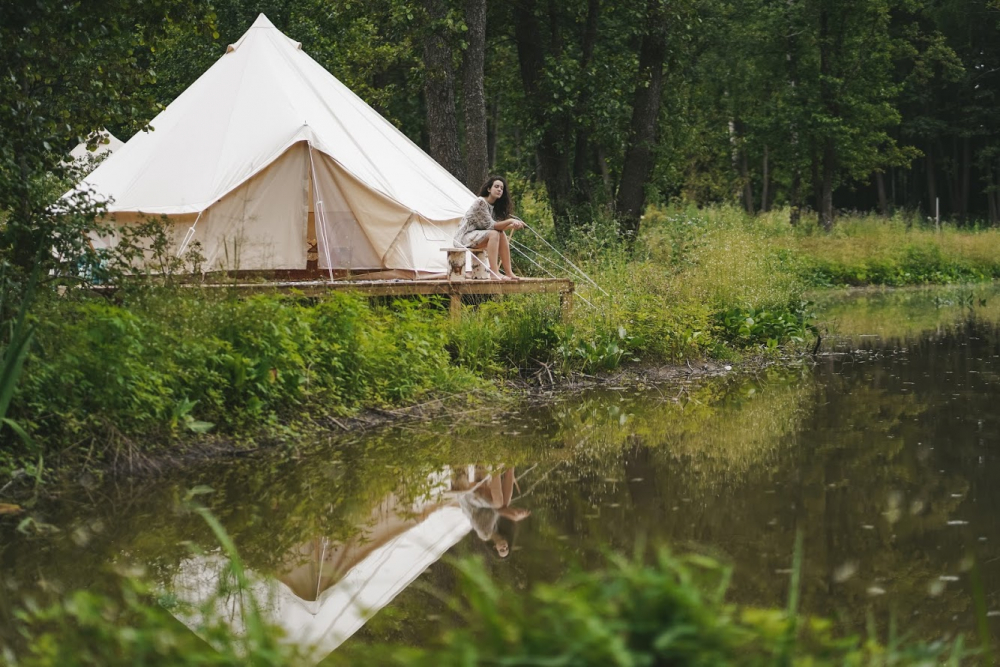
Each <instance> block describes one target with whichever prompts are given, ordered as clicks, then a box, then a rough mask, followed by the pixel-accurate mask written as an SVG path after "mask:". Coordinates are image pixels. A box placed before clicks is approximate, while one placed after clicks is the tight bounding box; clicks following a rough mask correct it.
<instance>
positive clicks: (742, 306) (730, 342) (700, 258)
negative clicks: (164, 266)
mask: <svg viewBox="0 0 1000 667" xmlns="http://www.w3.org/2000/svg"><path fill="white" fill-rule="evenodd" d="M522 212H523V213H524V214H525V216H526V217H528V218H529V219H533V220H536V223H535V226H536V227H537V228H538V229H539V230H540V231H541V232H542V233H543V234H544V233H545V232H546V230H548V229H550V225H551V221H550V218H549V216H548V214H547V211H546V210H545V207H544V205H542V204H540V203H538V201H537V200H533V199H531V198H526V199H525V206H524V210H523V211H522ZM516 241H517V244H518V245H523V246H525V247H527V248H528V249H529V254H530V252H531V250H532V249H533V250H535V251H539V252H546V253H547V254H548V256H549V257H550V258H553V259H555V260H556V261H558V262H560V263H563V264H564V265H567V264H566V261H565V260H564V259H562V258H559V257H556V256H555V255H554V254H553V253H551V252H550V251H548V250H547V249H546V248H545V246H544V244H543V243H542V242H541V241H540V240H539V239H538V238H537V237H533V236H531V235H528V234H527V233H526V232H522V233H521V235H519V237H518V238H517V239H516ZM566 246H567V247H566V250H567V255H568V258H567V259H569V260H572V261H573V263H574V264H576V265H577V266H580V267H581V268H582V269H583V271H584V272H585V273H586V275H587V277H588V278H589V279H592V281H593V284H591V282H589V281H588V280H585V279H583V278H581V279H580V280H579V282H578V285H577V294H578V300H577V308H576V310H575V313H574V316H573V318H572V320H571V321H569V322H564V321H561V319H560V312H559V308H558V303H556V302H555V300H554V299H553V298H551V297H518V298H508V299H506V300H504V301H486V302H484V303H481V304H479V305H478V306H477V307H475V308H470V307H467V308H466V309H465V313H464V316H463V319H462V321H461V323H460V324H458V325H453V324H452V323H451V322H450V321H449V319H448V317H447V312H446V309H445V308H444V307H443V304H442V303H436V302H434V301H404V300H399V301H396V302H393V303H389V304H385V303H382V304H373V303H370V302H368V301H366V300H364V299H361V298H355V297H349V296H342V295H337V296H331V297H329V298H325V299H322V300H309V299H304V298H297V297H295V296H278V295H269V296H267V295H264V296H257V297H253V298H249V299H239V298H236V297H233V296H229V295H226V294H225V293H218V294H211V295H210V294H204V293H199V292H196V291H191V290H179V289H177V288H171V287H169V286H166V287H157V288H153V287H146V288H134V289H129V290H124V291H121V292H119V293H117V294H116V295H114V296H113V297H108V296H99V295H94V294H90V293H71V294H70V295H68V296H63V297H56V296H55V295H54V294H42V295H41V297H40V298H39V300H38V302H37V303H36V305H35V307H34V310H33V313H34V320H35V325H36V330H35V336H34V340H33V343H32V346H31V353H30V356H29V358H28V359H27V362H26V364H25V373H24V377H23V378H22V381H21V384H20V387H19V391H18V393H17V395H16V397H15V399H14V402H13V404H12V405H11V409H10V414H9V416H10V417H12V418H13V419H15V420H16V422H17V423H19V424H21V425H22V426H23V427H24V429H25V430H26V431H27V433H28V434H30V436H31V438H32V443H33V444H32V445H29V444H27V443H26V442H25V441H23V440H22V439H19V438H15V437H14V434H13V432H12V431H10V430H9V429H4V431H3V436H2V437H4V438H5V439H6V441H5V443H4V444H5V446H4V447H3V449H2V452H3V453H2V454H0V473H2V474H3V476H4V477H6V476H9V475H10V474H11V473H12V472H14V471H20V473H19V474H21V475H22V477H25V478H27V477H37V475H36V473H37V472H39V471H38V470H36V468H37V467H38V460H39V454H41V455H42V456H41V460H42V461H43V462H44V463H43V466H45V467H47V468H52V467H56V468H66V467H70V468H73V467H78V466H80V465H92V466H96V467H101V466H103V465H105V464H107V463H109V462H117V463H118V464H121V463H122V462H123V461H136V460H138V459H141V458H142V456H143V455H146V454H150V453H156V452H162V451H165V450H164V447H169V448H175V446H176V445H177V444H179V443H184V442H186V441H194V440H199V441H200V442H203V441H204V439H205V438H206V437H210V438H215V439H216V440H224V441H225V442H227V443H234V442H235V443H239V442H242V441H249V440H251V439H256V440H258V441H260V440H261V439H262V438H268V437H270V438H272V439H273V438H275V437H276V438H277V439H279V440H281V439H287V438H288V436H289V435H293V434H294V432H295V431H296V430H301V429H303V428H310V427H317V428H326V427H329V426H330V424H333V423H335V422H334V421H332V420H339V419H340V418H341V417H344V416H349V415H352V414H356V413H357V412H358V411H360V410H363V409H366V408H386V407H391V406H399V405H412V404H414V403H419V402H421V401H426V400H430V399H434V398H439V397H442V396H454V395H459V396H466V397H469V396H478V395H479V394H482V393H486V394H489V393H494V394H495V393H496V392H497V389H498V387H499V386H501V384H498V381H503V380H505V379H510V378H519V379H521V380H526V381H529V382H531V381H538V382H543V383H549V382H552V381H555V380H558V378H560V377H567V376H571V375H573V374H575V373H585V374H594V373H601V372H607V371H612V370H614V369H616V368H619V367H620V366H621V365H623V364H632V363H640V364H649V365H655V364H666V363H678V362H683V361H685V360H688V359H695V358H704V357H713V358H719V359H736V358H739V357H740V356H741V355H744V354H747V353H750V354H759V353H761V352H762V351H763V352H765V353H767V352H768V351H771V352H773V351H775V350H778V349H787V348H788V347H789V346H792V347H795V346H802V347H803V348H804V347H805V346H808V345H809V344H811V342H812V340H814V332H813V327H812V322H813V317H814V316H813V314H812V312H811V308H810V305H809V304H808V303H807V302H806V301H805V300H804V298H803V295H804V294H805V293H806V292H807V291H808V290H810V289H814V288H816V287H821V286H831V285H854V284H885V285H903V284H920V283H928V282H933V283H944V282H955V281H965V280H987V279H992V278H993V277H995V276H1000V233H998V232H997V231H996V230H992V229H987V230H978V231H958V230H955V229H954V228H951V227H950V226H947V225H946V226H945V228H944V229H942V230H941V231H937V230H936V229H934V228H933V227H926V226H921V225H920V224H916V223H913V222H911V221H907V220H906V219H904V218H902V217H897V218H893V219H881V218H875V217H863V218H843V219H841V220H840V221H839V223H838V225H837V227H836V229H835V231H834V233H833V234H823V233H820V232H818V231H817V230H816V229H813V228H809V227H807V226H804V227H799V228H792V227H790V226H789V224H788V220H787V214H786V213H785V212H780V211H779V212H774V213H769V214H764V215H761V216H758V217H750V216H747V215H745V214H744V213H742V212H741V211H738V210H736V209H732V208H719V209H706V210H697V209H676V208H675V209H659V208H651V209H650V210H649V211H648V213H647V215H646V217H645V219H644V221H643V234H642V236H641V238H640V239H639V240H638V241H637V243H636V246H635V248H633V249H632V251H631V252H628V251H626V249H625V248H623V247H622V246H621V245H620V244H618V243H617V242H616V241H615V237H614V231H613V227H612V226H611V225H610V223H605V222H601V221H600V220H598V221H596V222H595V223H594V224H592V225H591V226H589V227H584V228H581V229H580V230H579V231H578V232H577V233H576V234H575V235H574V236H573V237H572V238H570V239H567V244H566ZM518 263H519V267H520V268H521V270H522V272H524V273H528V274H531V273H532V272H534V273H535V274H536V275H540V274H541V271H540V269H539V268H537V267H535V266H533V265H532V264H531V262H529V261H528V260H527V259H526V258H525V257H523V256H521V257H519V259H518ZM598 286H599V287H598ZM474 400H477V401H478V400H481V399H480V398H476V399H474Z"/></svg>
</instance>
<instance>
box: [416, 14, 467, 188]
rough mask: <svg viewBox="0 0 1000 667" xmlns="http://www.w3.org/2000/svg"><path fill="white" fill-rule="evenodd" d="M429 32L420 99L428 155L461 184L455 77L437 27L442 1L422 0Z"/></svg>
mask: <svg viewBox="0 0 1000 667" xmlns="http://www.w3.org/2000/svg"><path fill="white" fill-rule="evenodd" d="M424 9H425V10H426V11H427V15H428V17H429V19H430V29H429V34H428V35H427V39H426V41H425V42H424V98H425V102H426V104H427V139H428V144H429V149H430V150H429V152H430V155H431V157H432V158H434V159H435V160H437V161H438V162H439V163H440V164H441V166H442V167H444V168H445V169H447V170H448V171H449V172H451V173H452V174H454V175H455V177H456V178H458V179H459V180H462V177H463V176H464V173H463V172H464V171H465V170H464V169H463V168H462V153H461V151H460V150H459V147H458V116H457V114H456V113H455V76H454V74H453V73H452V53H451V47H450V46H449V45H448V41H447V39H446V38H445V36H444V34H442V30H441V28H440V27H439V26H438V25H437V24H438V23H439V22H441V21H443V20H444V19H445V17H446V16H447V14H446V8H445V5H444V2H443V1H442V0H424Z"/></svg>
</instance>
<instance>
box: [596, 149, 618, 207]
mask: <svg viewBox="0 0 1000 667" xmlns="http://www.w3.org/2000/svg"><path fill="white" fill-rule="evenodd" d="M597 168H598V169H599V170H600V172H601V182H603V183H604V194H605V195H606V196H607V198H608V201H613V200H614V197H615V190H614V187H615V186H614V184H613V183H612V180H611V168H610V167H608V159H607V157H606V156H605V155H604V148H603V147H601V145H600V144H598V146H597Z"/></svg>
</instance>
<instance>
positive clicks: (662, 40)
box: [616, 0, 667, 242]
mask: <svg viewBox="0 0 1000 667" xmlns="http://www.w3.org/2000/svg"><path fill="white" fill-rule="evenodd" d="M646 15H647V19H648V21H649V28H650V29H649V32H647V33H646V34H645V35H643V37H642V43H641V44H640V46H639V72H638V77H637V79H636V87H635V95H634V97H633V99H634V102H633V105H632V121H631V124H630V131H629V141H628V145H627V147H626V150H625V160H624V163H623V167H622V176H621V184H620V186H619V187H618V200H617V202H616V206H617V211H618V215H619V231H620V233H621V234H622V236H623V237H625V238H626V239H627V240H628V241H629V242H633V241H634V240H635V238H636V236H637V235H638V233H639V220H640V217H641V216H642V214H643V210H644V209H645V206H646V181H647V180H648V179H649V175H650V174H651V173H652V171H653V149H654V148H655V147H656V121H657V119H658V118H659V115H660V101H661V100H662V98H663V67H664V63H665V62H666V57H667V39H666V34H665V26H663V25H662V22H663V19H662V18H661V17H660V16H659V10H658V3H657V2H656V1H655V0H649V2H648V4H647V5H646Z"/></svg>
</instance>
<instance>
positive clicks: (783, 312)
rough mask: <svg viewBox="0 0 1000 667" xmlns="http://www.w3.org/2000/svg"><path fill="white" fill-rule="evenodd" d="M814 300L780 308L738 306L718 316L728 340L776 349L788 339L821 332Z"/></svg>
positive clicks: (736, 344)
mask: <svg viewBox="0 0 1000 667" xmlns="http://www.w3.org/2000/svg"><path fill="white" fill-rule="evenodd" d="M809 307H810V304H809V303H808V302H806V301H801V302H799V303H796V304H790V305H787V306H783V307H777V308H759V309H755V308H752V307H749V306H747V307H736V308H730V309H729V310H727V311H725V312H723V313H720V314H719V315H717V316H716V322H717V324H718V326H719V328H720V329H721V330H722V335H723V337H724V338H725V340H727V341H729V342H730V343H731V344H733V345H735V346H738V347H750V346H752V345H765V346H767V347H768V348H769V349H775V348H777V347H778V346H779V345H783V344H785V343H788V342H792V343H804V342H805V340H806V338H807V337H809V336H811V335H812V336H815V335H817V333H818V332H817V329H816V327H815V325H813V324H812V321H813V320H814V319H815V315H814V314H813V313H812V312H810V310H809Z"/></svg>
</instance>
